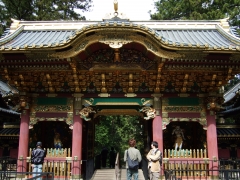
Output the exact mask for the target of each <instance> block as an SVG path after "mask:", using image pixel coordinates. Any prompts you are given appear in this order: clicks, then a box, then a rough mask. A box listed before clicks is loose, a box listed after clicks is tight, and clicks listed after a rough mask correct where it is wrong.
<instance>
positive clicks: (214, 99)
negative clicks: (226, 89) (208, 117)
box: [205, 96, 224, 111]
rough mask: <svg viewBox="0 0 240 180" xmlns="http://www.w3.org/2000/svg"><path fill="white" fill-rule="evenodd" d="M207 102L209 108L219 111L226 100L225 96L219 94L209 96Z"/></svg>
mask: <svg viewBox="0 0 240 180" xmlns="http://www.w3.org/2000/svg"><path fill="white" fill-rule="evenodd" d="M205 102H206V108H207V110H209V111H219V110H221V109H222V106H221V104H222V103H223V102H224V98H223V97H218V96H208V97H206V99H205Z"/></svg>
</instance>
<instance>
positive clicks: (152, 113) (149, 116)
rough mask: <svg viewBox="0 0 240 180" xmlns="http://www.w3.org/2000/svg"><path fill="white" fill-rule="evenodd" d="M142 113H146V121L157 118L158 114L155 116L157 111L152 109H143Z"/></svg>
mask: <svg viewBox="0 0 240 180" xmlns="http://www.w3.org/2000/svg"><path fill="white" fill-rule="evenodd" d="M140 112H144V113H145V114H146V115H147V117H144V119H146V120H149V119H152V118H155V116H156V114H155V112H156V111H155V109H153V108H151V107H146V106H145V107H143V108H142V109H140Z"/></svg>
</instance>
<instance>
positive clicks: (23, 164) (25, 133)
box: [17, 109, 30, 172]
mask: <svg viewBox="0 0 240 180" xmlns="http://www.w3.org/2000/svg"><path fill="white" fill-rule="evenodd" d="M29 122H30V116H29V109H24V110H22V113H21V124H20V133H19V148H18V163H17V172H27V171H28V169H27V161H26V159H27V157H28V151H29V149H28V141H29ZM29 156H30V155H29Z"/></svg>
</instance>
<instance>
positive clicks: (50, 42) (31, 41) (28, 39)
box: [0, 21, 240, 52]
mask: <svg viewBox="0 0 240 180" xmlns="http://www.w3.org/2000/svg"><path fill="white" fill-rule="evenodd" d="M44 23H46V22H42V24H41V23H40V22H39V24H34V23H32V24H31V22H22V23H20V26H19V28H17V29H16V30H15V31H14V32H13V33H11V34H10V35H8V36H6V37H4V38H2V39H0V46H1V47H0V52H9V51H15V52H18V51H23V50H24V51H26V50H30V49H31V50H39V49H41V50H43V49H45V50H47V49H52V50H54V49H62V48H64V47H67V46H69V45H70V44H71V43H72V42H73V41H74V39H75V40H76V39H78V40H79V39H80V38H81V37H83V36H86V34H87V33H89V32H92V31H96V30H98V31H99V30H102V32H103V31H105V30H109V29H114V30H115V31H117V32H121V31H122V30H124V29H128V30H130V31H131V30H132V31H133V32H134V31H135V32H143V33H144V34H145V35H146V36H148V37H151V38H154V39H155V40H156V41H157V43H158V44H160V45H161V46H162V47H164V48H167V49H170V50H186V49H194V50H207V51H224V52H229V51H240V38H236V37H235V36H232V35H231V34H230V33H227V32H226V31H225V30H224V29H223V28H221V27H220V25H219V23H217V21H213V22H212V21H200V22H199V21H196V22H192V21H190V22H189V21H160V22H159V21H146V22H143V21H139V22H121V21H107V22H96V21H84V22H81V21H80V22H62V23H59V22H58V23H55V22H52V23H53V24H54V23H55V25H53V24H52V25H51V26H50V24H49V22H48V23H47V25H44ZM64 23H68V24H72V25H69V26H67V27H66V26H63V25H64ZM186 24H188V26H186ZM204 24H205V26H203V25H204ZM41 25H42V26H41ZM174 25H175V26H174ZM184 25H185V26H184ZM201 25H202V26H203V27H201ZM40 26H41V27H40Z"/></svg>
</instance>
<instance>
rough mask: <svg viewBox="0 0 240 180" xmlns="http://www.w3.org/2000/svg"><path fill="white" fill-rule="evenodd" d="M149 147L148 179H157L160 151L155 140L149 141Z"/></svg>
mask: <svg viewBox="0 0 240 180" xmlns="http://www.w3.org/2000/svg"><path fill="white" fill-rule="evenodd" d="M151 148H152V149H151V150H150V151H149V153H148V154H147V159H148V172H149V178H150V180H158V179H159V172H160V163H159V159H160V155H161V152H160V150H159V149H158V143H157V142H156V141H153V142H152V143H151Z"/></svg>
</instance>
